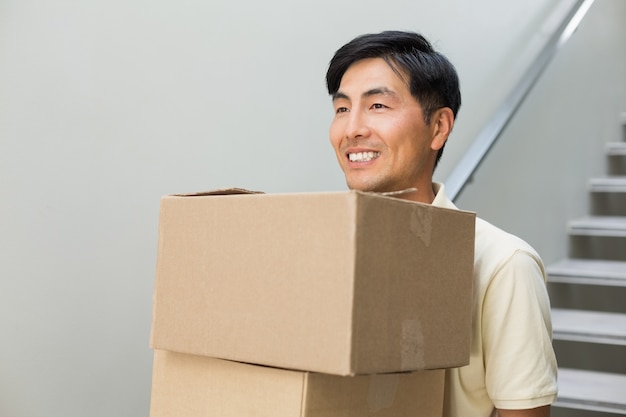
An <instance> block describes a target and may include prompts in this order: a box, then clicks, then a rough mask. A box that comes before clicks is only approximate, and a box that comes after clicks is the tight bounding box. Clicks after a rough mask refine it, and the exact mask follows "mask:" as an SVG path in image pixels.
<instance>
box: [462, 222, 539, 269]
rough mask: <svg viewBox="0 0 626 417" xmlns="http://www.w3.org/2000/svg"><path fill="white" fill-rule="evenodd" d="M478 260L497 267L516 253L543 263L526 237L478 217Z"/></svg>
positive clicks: (476, 242) (476, 241)
mask: <svg viewBox="0 0 626 417" xmlns="http://www.w3.org/2000/svg"><path fill="white" fill-rule="evenodd" d="M474 251H475V254H476V261H477V263H478V262H480V263H482V264H483V265H485V266H487V265H490V266H491V267H492V268H496V267H498V266H500V265H501V264H503V263H505V262H507V261H508V260H509V259H510V258H511V257H512V256H514V255H515V254H521V255H524V256H528V257H530V258H532V259H533V260H534V261H535V262H537V263H539V264H540V265H541V263H542V262H541V258H540V257H539V254H538V253H537V251H535V249H534V248H533V247H532V246H531V245H530V244H528V242H526V241H525V240H524V239H522V238H520V237H518V236H516V235H514V234H512V233H509V232H506V231H504V230H503V229H501V228H499V227H497V226H495V225H493V224H491V223H489V222H488V221H486V220H484V219H481V218H476V240H475V248H474Z"/></svg>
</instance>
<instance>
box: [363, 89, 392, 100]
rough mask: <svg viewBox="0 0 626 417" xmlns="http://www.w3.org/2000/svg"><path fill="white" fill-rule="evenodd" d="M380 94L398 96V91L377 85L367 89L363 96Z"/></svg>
mask: <svg viewBox="0 0 626 417" xmlns="http://www.w3.org/2000/svg"><path fill="white" fill-rule="evenodd" d="M379 95H383V96H396V92H395V91H393V90H391V89H389V88H387V87H376V88H372V89H370V90H367V91H366V92H364V93H363V94H361V97H363V98H365V97H371V96H379Z"/></svg>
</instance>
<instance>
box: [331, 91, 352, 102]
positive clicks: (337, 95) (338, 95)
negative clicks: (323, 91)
mask: <svg viewBox="0 0 626 417" xmlns="http://www.w3.org/2000/svg"><path fill="white" fill-rule="evenodd" d="M335 100H350V97H348V95H347V94H344V93H342V92H341V91H337V92H335V93H333V101H335Z"/></svg>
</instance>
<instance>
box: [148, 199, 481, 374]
mask: <svg viewBox="0 0 626 417" xmlns="http://www.w3.org/2000/svg"><path fill="white" fill-rule="evenodd" d="M230 192H234V191H230ZM474 221H475V215H474V214H473V213H468V212H463V211H458V210H449V209H443V208H437V207H433V206H430V205H426V204H419V203H414V202H409V201H406V200H401V199H397V198H391V197H385V196H381V195H378V194H372V193H363V192H357V191H349V192H334V193H304V194H252V195H251V194H245V195H191V196H166V197H163V199H162V200H161V214H160V226H159V245H158V260H157V268H156V281H155V294H154V311H153V324H152V335H151V346H152V347H153V348H155V349H162V350H169V351H175V352H181V353H190V354H197V355H204V356H211V357H218V358H222V359H230V360H235V361H240V362H251V363H256V364H262V365H269V366H274V367H278V368H289V369H297V370H304V371H316V372H321V373H329V374H335V375H354V374H369V373H384V372H401V371H412V370H421V369H437V368H448V367H457V366H462V365H465V364H467V363H468V361H469V343H470V326H471V308H472V307H471V302H472V269H473V262H474V260H473V248H474Z"/></svg>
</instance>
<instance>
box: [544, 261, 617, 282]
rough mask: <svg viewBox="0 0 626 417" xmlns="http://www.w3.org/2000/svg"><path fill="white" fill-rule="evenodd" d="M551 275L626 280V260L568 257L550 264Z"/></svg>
mask: <svg viewBox="0 0 626 417" xmlns="http://www.w3.org/2000/svg"><path fill="white" fill-rule="evenodd" d="M546 272H547V273H548V275H550V276H568V277H581V278H608V279H616V280H626V261H610V260H602V259H574V258H568V259H563V260H561V261H559V262H556V263H554V264H552V265H549V266H548V267H547V268H546Z"/></svg>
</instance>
